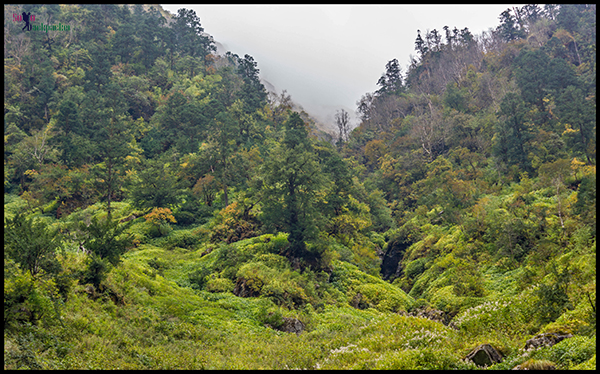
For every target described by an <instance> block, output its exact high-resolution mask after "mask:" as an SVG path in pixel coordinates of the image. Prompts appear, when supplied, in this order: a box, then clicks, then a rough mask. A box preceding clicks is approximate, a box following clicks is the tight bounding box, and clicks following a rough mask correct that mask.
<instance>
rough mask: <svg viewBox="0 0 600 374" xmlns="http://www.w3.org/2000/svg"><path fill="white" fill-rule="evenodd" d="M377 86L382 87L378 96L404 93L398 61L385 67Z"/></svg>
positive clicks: (390, 62) (378, 91)
mask: <svg viewBox="0 0 600 374" xmlns="http://www.w3.org/2000/svg"><path fill="white" fill-rule="evenodd" d="M434 31H435V30H434ZM377 85H378V86H380V88H379V90H377V91H376V93H377V94H378V95H386V94H387V95H393V94H399V93H400V92H402V90H403V86H402V72H401V68H400V65H399V64H398V60H396V59H393V60H391V61H389V62H388V63H387V64H386V65H385V73H384V74H383V75H382V76H381V78H379V80H378V81H377Z"/></svg>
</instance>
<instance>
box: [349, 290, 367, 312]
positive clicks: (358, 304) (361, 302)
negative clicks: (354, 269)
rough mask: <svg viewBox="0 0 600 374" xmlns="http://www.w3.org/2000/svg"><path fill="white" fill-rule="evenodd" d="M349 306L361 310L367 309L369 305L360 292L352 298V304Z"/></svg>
mask: <svg viewBox="0 0 600 374" xmlns="http://www.w3.org/2000/svg"><path fill="white" fill-rule="evenodd" d="M350 305H352V306H353V307H354V308H356V309H361V310H362V309H367V308H368V307H369V303H368V302H367V301H366V300H365V298H364V297H363V294H361V293H360V292H358V293H357V294H356V295H354V297H353V298H352V302H350Z"/></svg>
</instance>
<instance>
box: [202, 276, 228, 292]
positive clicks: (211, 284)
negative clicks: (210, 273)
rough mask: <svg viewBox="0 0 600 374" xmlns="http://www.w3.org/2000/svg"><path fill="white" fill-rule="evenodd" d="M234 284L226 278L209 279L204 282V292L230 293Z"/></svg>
mask: <svg viewBox="0 0 600 374" xmlns="http://www.w3.org/2000/svg"><path fill="white" fill-rule="evenodd" d="M233 288H234V284H233V282H232V281H230V280H229V279H227V278H213V277H210V278H209V279H208V281H207V282H206V290H207V291H208V292H232V291H233Z"/></svg>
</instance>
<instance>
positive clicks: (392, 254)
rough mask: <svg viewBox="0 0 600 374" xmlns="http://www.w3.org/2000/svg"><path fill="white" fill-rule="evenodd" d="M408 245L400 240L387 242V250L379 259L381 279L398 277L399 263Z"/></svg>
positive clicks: (399, 271)
mask: <svg viewBox="0 0 600 374" xmlns="http://www.w3.org/2000/svg"><path fill="white" fill-rule="evenodd" d="M410 244H411V243H407V242H406V241H404V240H402V239H395V240H390V241H389V242H388V245H387V250H386V251H385V254H384V255H383V258H382V259H381V267H380V269H381V270H380V273H381V277H382V278H383V279H385V280H391V279H394V278H397V277H399V276H400V273H401V268H400V261H401V260H402V257H404V252H406V248H408V247H409V246H410Z"/></svg>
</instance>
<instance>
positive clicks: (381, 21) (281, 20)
mask: <svg viewBox="0 0 600 374" xmlns="http://www.w3.org/2000/svg"><path fill="white" fill-rule="evenodd" d="M162 6H163V8H164V9H166V10H168V11H170V12H171V13H176V12H177V9H179V8H191V9H194V10H195V11H196V13H197V14H198V16H199V17H200V20H201V22H202V25H203V27H204V29H205V31H206V32H208V33H209V34H211V35H212V36H213V37H214V38H215V40H216V41H219V42H220V43H222V44H223V45H224V46H227V48H228V49H230V50H231V51H232V52H233V53H237V54H238V55H240V56H243V55H244V54H246V53H247V54H250V55H251V56H253V57H254V59H255V60H256V61H257V62H258V68H259V69H260V73H261V77H262V78H264V79H265V80H267V81H268V82H270V83H271V84H273V85H274V86H275V88H276V90H277V91H278V92H281V91H282V90H284V89H285V90H287V92H288V93H289V94H290V95H291V96H292V99H293V100H294V101H296V102H298V103H299V104H300V105H302V106H303V107H304V109H305V110H306V111H307V112H308V113H310V114H311V115H313V116H315V117H318V118H319V119H320V120H321V121H330V122H329V124H330V125H333V116H334V114H335V111H336V110H337V109H341V108H344V109H345V110H347V111H348V112H350V113H352V114H353V113H354V112H355V110H356V102H357V101H358V100H359V99H360V98H361V96H362V95H364V94H365V93H367V92H373V91H375V90H376V89H377V88H378V87H377V85H376V83H377V80H378V79H379V77H380V76H381V74H383V72H384V71H385V65H386V63H387V62H388V61H390V60H392V59H394V58H396V59H398V62H399V63H400V66H402V68H403V71H406V67H407V66H408V63H409V61H410V59H409V56H410V55H411V54H412V55H415V54H416V52H415V49H414V41H415V38H416V35H417V29H420V30H421V32H425V31H426V30H432V29H437V30H439V31H442V28H443V27H444V26H445V25H448V26H450V27H451V28H453V27H454V26H456V27H458V28H459V29H462V28H464V27H468V28H469V30H470V31H471V32H472V33H473V34H474V35H477V34H481V32H483V31H486V30H488V29H489V28H495V27H497V26H498V23H499V20H498V16H499V15H500V13H501V12H502V11H504V10H505V9H506V8H508V7H512V6H522V5H499V4H494V5H461V6H458V5H448V6H447V5H418V6H417V5H395V6H393V5H381V6H366V5H351V6H350V5H349V6H342V5H333V6H331V5H330V6H326V5H319V6H316V5H295V6H294V5H277V6H274V5H262V6H258V5H254V6H243V5H219V6H217V5H193V4H186V5H162Z"/></svg>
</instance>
